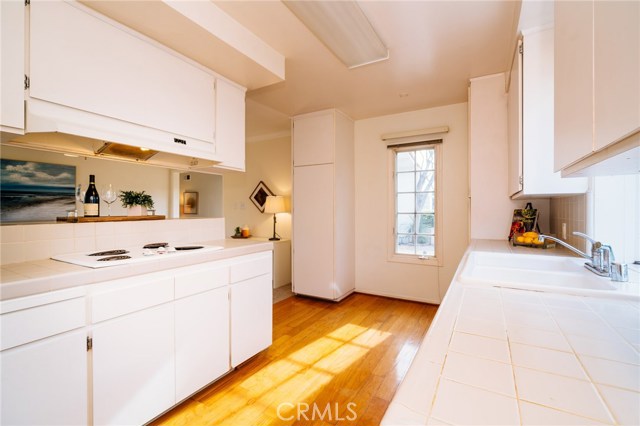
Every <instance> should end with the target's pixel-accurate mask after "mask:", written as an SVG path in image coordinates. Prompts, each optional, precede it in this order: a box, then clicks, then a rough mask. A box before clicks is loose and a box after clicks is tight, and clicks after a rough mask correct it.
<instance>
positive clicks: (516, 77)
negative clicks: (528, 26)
mask: <svg viewBox="0 0 640 426" xmlns="http://www.w3.org/2000/svg"><path fill="white" fill-rule="evenodd" d="M509 79H510V81H509V95H508V98H507V99H508V109H507V112H508V132H509V133H508V137H509V139H508V141H509V145H508V148H509V195H513V194H515V193H516V192H519V191H522V41H519V42H518V46H517V48H516V54H515V56H514V58H513V65H512V66H511V72H510V73H509Z"/></svg>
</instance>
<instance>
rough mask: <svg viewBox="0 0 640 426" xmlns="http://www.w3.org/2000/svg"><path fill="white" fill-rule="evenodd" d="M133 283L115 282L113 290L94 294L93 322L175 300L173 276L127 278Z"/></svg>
mask: <svg viewBox="0 0 640 426" xmlns="http://www.w3.org/2000/svg"><path fill="white" fill-rule="evenodd" d="M127 281H130V282H131V285H128V286H126V285H125V286H122V285H119V284H120V283H114V286H117V287H118V288H115V289H113V290H110V291H109V290H108V291H104V292H101V293H96V294H93V295H92V296H91V298H90V300H91V322H92V323H97V322H100V321H104V320H108V319H111V318H116V317H119V316H121V315H126V314H129V313H131V312H136V311H140V310H142V309H146V308H150V307H152V306H156V305H160V304H162V303H166V302H170V301H172V300H173V277H170V278H155V279H149V280H146V281H141V282H140V283H135V279H127Z"/></svg>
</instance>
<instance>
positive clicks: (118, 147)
mask: <svg viewBox="0 0 640 426" xmlns="http://www.w3.org/2000/svg"><path fill="white" fill-rule="evenodd" d="M95 153H96V155H105V156H113V157H120V158H128V159H130V160H136V161H147V160H148V159H149V158H151V157H153V156H154V155H156V154H157V153H158V151H154V150H152V149H149V148H140V147H135V146H130V145H123V144H119V143H114V142H106V143H105V144H104V145H102V146H101V147H100V148H98V150H97V151H96V152H95Z"/></svg>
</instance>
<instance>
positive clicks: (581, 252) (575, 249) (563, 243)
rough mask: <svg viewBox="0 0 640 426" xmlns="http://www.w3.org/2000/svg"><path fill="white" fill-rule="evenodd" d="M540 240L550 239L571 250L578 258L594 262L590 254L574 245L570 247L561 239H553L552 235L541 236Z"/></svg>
mask: <svg viewBox="0 0 640 426" xmlns="http://www.w3.org/2000/svg"><path fill="white" fill-rule="evenodd" d="M539 238H540V239H541V240H544V239H547V238H548V239H550V240H551V241H555V242H556V243H558V244H560V245H561V246H564V247H566V248H568V249H569V250H571V251H572V252H574V253H575V254H577V255H578V256H582V257H584V258H585V259H589V260H593V258H592V257H591V255H589V254H587V253H585V252H583V251H582V250H579V249H577V248H575V247H574V246H572V245H570V244H567V243H565V242H564V241H562V240H561V239H559V238H556V237H552V236H550V235H544V234H540V236H539ZM595 244H600V243H598V242H595Z"/></svg>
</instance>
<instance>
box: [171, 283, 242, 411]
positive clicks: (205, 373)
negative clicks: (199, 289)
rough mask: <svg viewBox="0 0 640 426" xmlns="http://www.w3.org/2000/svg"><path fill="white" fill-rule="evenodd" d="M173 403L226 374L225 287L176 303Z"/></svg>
mask: <svg viewBox="0 0 640 426" xmlns="http://www.w3.org/2000/svg"><path fill="white" fill-rule="evenodd" d="M175 310H176V402H179V401H182V400H183V399H185V398H186V397H188V396H189V395H191V394H192V393H194V392H196V391H197V390H199V389H201V388H202V387H204V386H206V385H207V384H209V383H210V382H212V381H214V380H215V379H217V378H218V377H220V376H221V375H223V374H224V373H226V372H227V371H229V369H230V366H229V289H228V287H227V286H225V287H221V288H217V289H215V290H210V291H207V292H204V293H201V294H196V295H194V296H190V297H186V298H184V299H180V300H177V301H176V302H175Z"/></svg>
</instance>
